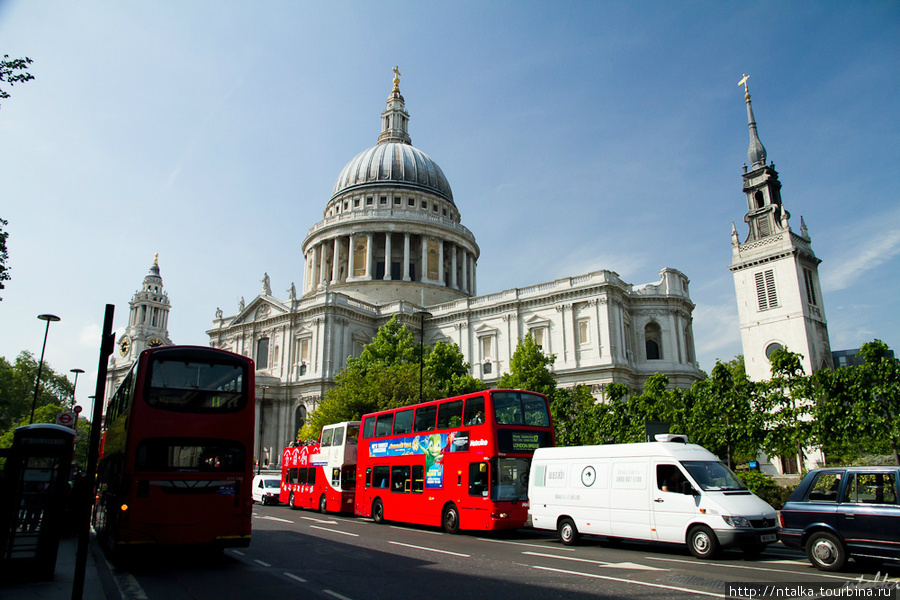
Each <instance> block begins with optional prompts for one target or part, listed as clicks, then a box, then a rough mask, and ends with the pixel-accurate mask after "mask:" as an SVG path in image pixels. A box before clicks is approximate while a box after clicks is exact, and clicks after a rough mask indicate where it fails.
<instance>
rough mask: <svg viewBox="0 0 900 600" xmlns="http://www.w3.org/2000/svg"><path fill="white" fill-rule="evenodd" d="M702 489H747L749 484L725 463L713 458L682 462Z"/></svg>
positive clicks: (718, 490)
mask: <svg viewBox="0 0 900 600" xmlns="http://www.w3.org/2000/svg"><path fill="white" fill-rule="evenodd" d="M681 464H682V466H684V468H685V469H687V472H688V473H690V475H691V477H693V479H694V481H696V482H697V485H699V486H700V489H701V490H703V491H706V492H724V491H728V490H746V489H747V486H745V485H744V484H743V483H741V480H740V479H738V478H737V476H735V474H734V473H732V472H731V469H729V468H728V467H726V466H725V464H724V463H721V462H717V461H712V460H685V461H682V462H681Z"/></svg>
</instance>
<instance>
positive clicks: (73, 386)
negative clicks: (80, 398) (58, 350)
mask: <svg viewBox="0 0 900 600" xmlns="http://www.w3.org/2000/svg"><path fill="white" fill-rule="evenodd" d="M69 373H75V383H73V384H72V406H75V404H76V402H75V390H76V389H77V388H78V374H79V373H84V369H69Z"/></svg>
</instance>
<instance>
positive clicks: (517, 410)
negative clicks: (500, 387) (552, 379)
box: [492, 392, 550, 427]
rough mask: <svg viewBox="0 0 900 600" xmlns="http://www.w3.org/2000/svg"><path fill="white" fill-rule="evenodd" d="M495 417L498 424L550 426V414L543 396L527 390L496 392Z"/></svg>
mask: <svg viewBox="0 0 900 600" xmlns="http://www.w3.org/2000/svg"><path fill="white" fill-rule="evenodd" d="M492 397H493V399H494V417H495V418H496V419H497V424H498V425H529V426H531V427H549V426H550V416H549V415H548V414H547V403H546V401H545V400H544V398H543V396H538V395H536V394H529V393H527V392H496V393H494V394H493V395H492Z"/></svg>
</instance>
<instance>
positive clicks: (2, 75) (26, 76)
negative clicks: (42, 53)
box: [0, 54, 34, 99]
mask: <svg viewBox="0 0 900 600" xmlns="http://www.w3.org/2000/svg"><path fill="white" fill-rule="evenodd" d="M32 62H34V61H32V60H31V59H30V58H28V57H27V56H26V57H25V58H14V59H12V60H10V59H9V54H4V55H3V60H0V83H4V84H5V83H8V84H9V86H10V87H12V86H14V85H15V84H17V83H25V82H26V81H29V80H31V79H34V75H32V74H31V73H29V72H28V71H26V70H25V69H27V68H28V65H30V64H31V63H32ZM2 98H9V93H8V92H7V91H6V90H4V89H3V88H0V99H2Z"/></svg>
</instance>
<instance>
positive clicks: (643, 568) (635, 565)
mask: <svg viewBox="0 0 900 600" xmlns="http://www.w3.org/2000/svg"><path fill="white" fill-rule="evenodd" d="M522 554H526V555H528V556H541V557H544V558H555V559H557V560H571V561H576V562H584V563H590V564H592V565H597V566H598V567H609V568H613V569H634V570H641V571H668V569H658V568H656V567H651V566H648V565H642V564H638V563H633V562H621V563H611V562H605V561H600V560H590V559H587V558H575V557H573V556H558V555H556V554H542V553H541V552H523V553H522Z"/></svg>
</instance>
